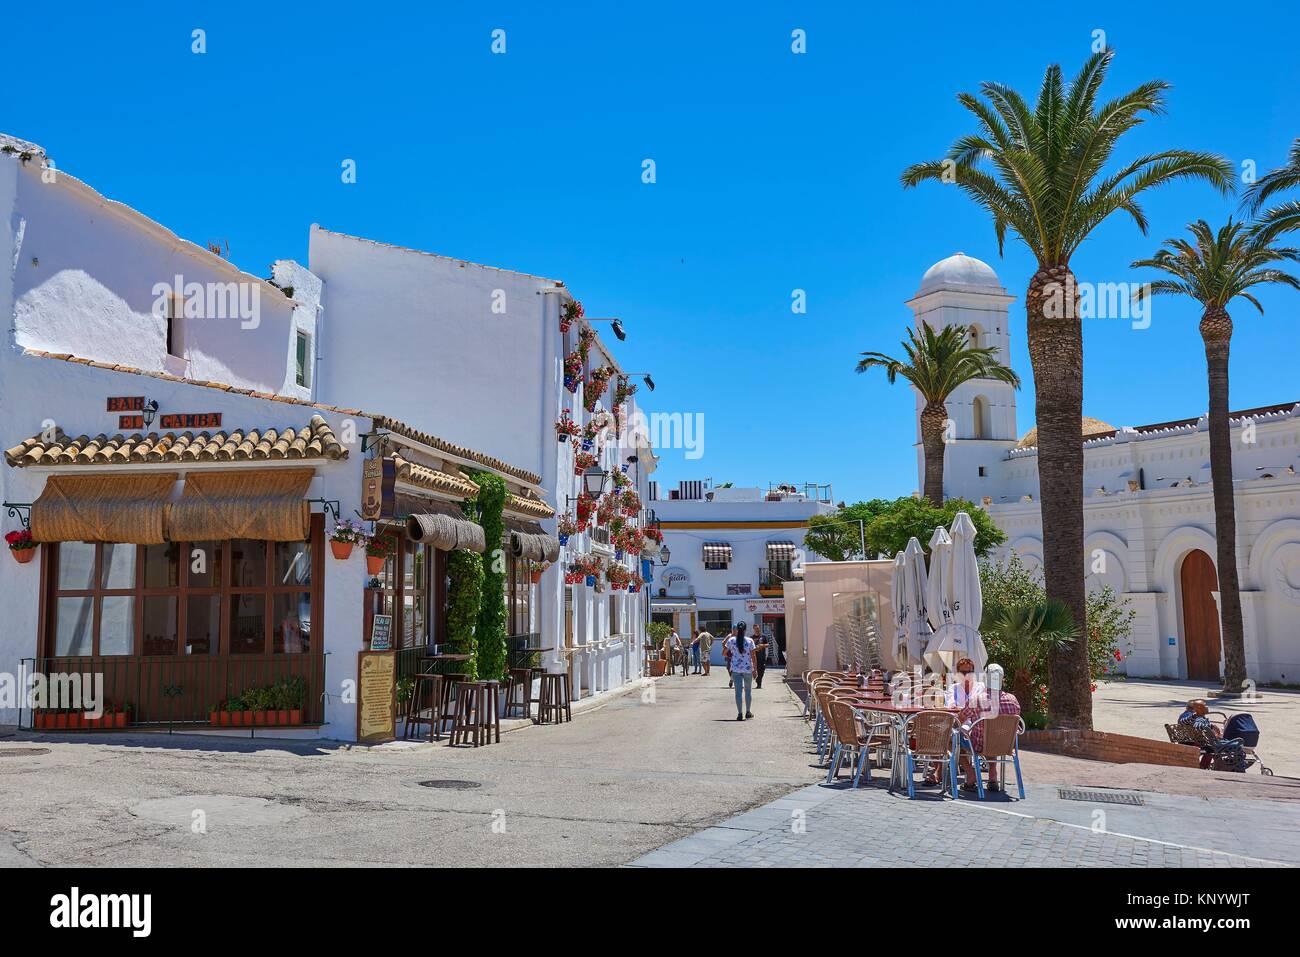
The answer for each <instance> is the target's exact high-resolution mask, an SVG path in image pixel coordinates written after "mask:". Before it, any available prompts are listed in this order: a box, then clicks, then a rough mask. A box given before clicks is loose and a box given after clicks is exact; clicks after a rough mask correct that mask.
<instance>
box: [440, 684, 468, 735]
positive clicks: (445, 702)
mask: <svg viewBox="0 0 1300 957" xmlns="http://www.w3.org/2000/svg"><path fill="white" fill-rule="evenodd" d="M441 677H442V690H441V693H440V695H439V699H438V721H439V724H440V725H442V724H447V723H449V722H450V723H452V724H454V723H455V708H456V703H457V698H456V686H457V685H458V684H460V683H461V682H462V681H464V680H466V679H467V678H468V677H469V675H466V674H458V673H455V672H453V673H451V674H445V675H442V676H441Z"/></svg>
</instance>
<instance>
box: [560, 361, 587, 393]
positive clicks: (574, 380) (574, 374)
mask: <svg viewBox="0 0 1300 957" xmlns="http://www.w3.org/2000/svg"><path fill="white" fill-rule="evenodd" d="M584 361H585V360H584V359H583V356H582V354H581V353H580V352H577V351H574V352H570V353H569V354H568V355H567V356H565V357H564V387H565V388H566V389H568V390H569V392H570V393H573V392H577V391H578V382H579V381H581V379H582V363H583V362H584Z"/></svg>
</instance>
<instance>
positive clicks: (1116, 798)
mask: <svg viewBox="0 0 1300 957" xmlns="http://www.w3.org/2000/svg"><path fill="white" fill-rule="evenodd" d="M1056 796H1057V797H1059V798H1060V799H1061V800H1062V801H1083V802H1085V803H1087V804H1133V805H1136V806H1137V807H1143V806H1144V805H1143V802H1142V795H1140V794H1130V793H1126V792H1124V791H1085V790H1083V789H1082V788H1057V789H1056Z"/></svg>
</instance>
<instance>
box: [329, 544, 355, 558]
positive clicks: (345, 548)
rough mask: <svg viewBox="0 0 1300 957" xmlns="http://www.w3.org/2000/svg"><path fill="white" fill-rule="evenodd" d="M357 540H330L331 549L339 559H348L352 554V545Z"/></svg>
mask: <svg viewBox="0 0 1300 957" xmlns="http://www.w3.org/2000/svg"><path fill="white" fill-rule="evenodd" d="M354 544H356V543H355V542H330V551H331V552H333V553H334V557H335V558H337V559H338V560H339V561H344V560H346V559H347V558H348V557H349V556H351V554H352V546H353V545H354Z"/></svg>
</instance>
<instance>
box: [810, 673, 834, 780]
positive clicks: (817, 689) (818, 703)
mask: <svg viewBox="0 0 1300 957" xmlns="http://www.w3.org/2000/svg"><path fill="white" fill-rule="evenodd" d="M834 687H835V682H833V681H819V682H817V683H816V684H814V685H813V693H812V695H813V702H814V712H813V714H814V717H815V718H816V723H815V724H814V725H813V743H814V744H816V745H817V763H818V764H821V762H822V760H823V758H824V757H825V756H826V755H827V754H828V753H829V750H830V739H831V734H832V730H833V729H832V728H831V723H830V712H829V711H827V707H828V704H829V701H830V693H831V691H832V690H833V689H834Z"/></svg>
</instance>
